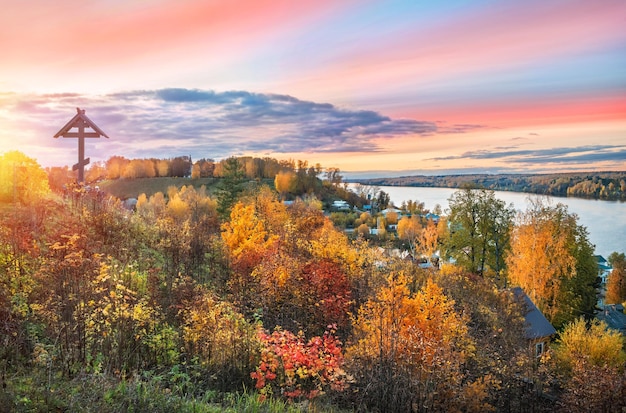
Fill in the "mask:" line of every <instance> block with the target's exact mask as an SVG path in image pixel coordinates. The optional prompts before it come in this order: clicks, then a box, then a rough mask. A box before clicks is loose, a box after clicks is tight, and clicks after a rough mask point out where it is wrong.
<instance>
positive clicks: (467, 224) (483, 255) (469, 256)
mask: <svg viewBox="0 0 626 413" xmlns="http://www.w3.org/2000/svg"><path fill="white" fill-rule="evenodd" d="M449 201H450V214H449V216H448V222H449V227H450V235H449V237H448V238H447V240H446V245H445V247H446V250H447V251H448V254H449V255H450V256H451V257H452V258H454V259H455V260H456V262H457V263H458V264H459V265H460V266H461V267H464V268H465V269H467V270H468V271H470V272H473V273H477V274H480V275H485V273H486V271H490V272H492V273H493V274H495V276H496V277H498V276H499V275H500V272H501V271H502V268H503V266H504V257H505V255H506V252H507V249H508V244H509V237H510V235H509V234H510V228H511V226H512V224H513V217H514V209H513V206H512V205H509V206H507V205H506V203H505V202H504V201H501V200H499V199H496V197H495V195H494V191H490V190H487V189H475V188H471V187H467V188H465V189H462V190H459V191H456V192H455V193H454V194H453V195H452V197H451V198H450V200H449Z"/></svg>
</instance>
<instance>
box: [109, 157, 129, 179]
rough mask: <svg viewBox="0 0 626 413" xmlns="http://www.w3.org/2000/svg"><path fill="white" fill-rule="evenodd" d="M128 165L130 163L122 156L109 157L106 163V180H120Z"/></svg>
mask: <svg viewBox="0 0 626 413" xmlns="http://www.w3.org/2000/svg"><path fill="white" fill-rule="evenodd" d="M128 163H130V160H128V159H126V158H124V157H123V156H112V157H110V158H109V159H108V160H107V162H106V170H107V179H119V178H121V177H122V175H123V174H124V169H125V168H126V165H128Z"/></svg>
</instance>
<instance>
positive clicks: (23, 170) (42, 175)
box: [0, 151, 50, 204]
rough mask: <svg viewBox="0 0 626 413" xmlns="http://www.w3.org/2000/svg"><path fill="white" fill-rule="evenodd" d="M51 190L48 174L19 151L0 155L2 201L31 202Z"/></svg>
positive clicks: (0, 196)
mask: <svg viewBox="0 0 626 413" xmlns="http://www.w3.org/2000/svg"><path fill="white" fill-rule="evenodd" d="M49 192H50V187H49V185H48V175H47V174H46V172H45V171H44V170H43V169H42V168H41V166H39V164H38V163H37V161H36V160H35V159H32V158H29V157H28V156H26V155H24V154H23V153H22V152H19V151H11V152H7V153H5V154H3V155H1V156H0V202H20V203H22V204H30V203H32V202H34V201H36V200H38V199H40V198H41V197H42V196H45V195H46V194H48V193H49Z"/></svg>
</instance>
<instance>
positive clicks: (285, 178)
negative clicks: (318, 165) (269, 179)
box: [274, 171, 297, 198]
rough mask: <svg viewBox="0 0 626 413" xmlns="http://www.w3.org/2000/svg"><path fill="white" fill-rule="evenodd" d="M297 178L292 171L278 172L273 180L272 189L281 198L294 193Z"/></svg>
mask: <svg viewBox="0 0 626 413" xmlns="http://www.w3.org/2000/svg"><path fill="white" fill-rule="evenodd" d="M296 181H297V176H296V174H295V173H294V172H293V171H279V172H278V173H277V174H276V177H275V178H274V187H275V188H276V191H278V193H279V194H280V196H281V197H283V198H285V197H286V196H287V194H293V193H294V192H295V191H296Z"/></svg>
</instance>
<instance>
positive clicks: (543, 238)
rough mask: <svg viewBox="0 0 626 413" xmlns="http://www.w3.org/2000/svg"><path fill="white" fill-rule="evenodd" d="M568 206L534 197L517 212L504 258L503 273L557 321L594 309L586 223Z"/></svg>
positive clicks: (593, 273) (593, 269)
mask: <svg viewBox="0 0 626 413" xmlns="http://www.w3.org/2000/svg"><path fill="white" fill-rule="evenodd" d="M577 221H578V217H577V216H576V215H575V214H570V213H569V212H568V211H567V207H566V206H564V205H563V204H558V205H557V206H555V207H550V206H546V205H543V203H541V202H535V204H534V205H533V207H532V208H531V209H529V210H528V211H526V213H524V214H522V215H520V217H519V223H518V224H517V225H516V227H515V228H514V230H513V235H512V241H511V253H510V255H509V256H508V259H507V266H508V278H509V280H510V282H511V284H513V285H518V286H520V287H522V289H523V290H524V291H525V292H526V293H527V294H528V295H529V297H530V298H531V299H532V300H533V302H534V303H535V304H536V305H537V307H539V309H540V310H541V311H542V312H543V313H544V314H545V315H546V317H547V318H548V320H550V322H552V323H553V324H554V325H556V326H561V325H563V324H564V323H566V322H568V321H571V320H573V319H574V318H576V317H578V316H579V315H580V314H590V315H591V314H593V310H594V307H595V303H596V286H595V281H596V277H597V274H596V273H597V265H596V264H595V259H594V257H593V247H592V246H591V244H590V242H589V240H588V236H587V231H586V228H585V227H582V226H580V225H578V223H577Z"/></svg>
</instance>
